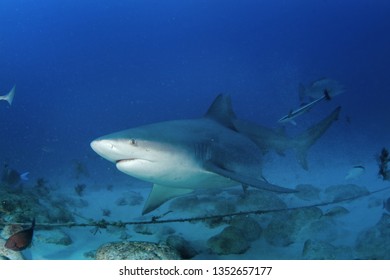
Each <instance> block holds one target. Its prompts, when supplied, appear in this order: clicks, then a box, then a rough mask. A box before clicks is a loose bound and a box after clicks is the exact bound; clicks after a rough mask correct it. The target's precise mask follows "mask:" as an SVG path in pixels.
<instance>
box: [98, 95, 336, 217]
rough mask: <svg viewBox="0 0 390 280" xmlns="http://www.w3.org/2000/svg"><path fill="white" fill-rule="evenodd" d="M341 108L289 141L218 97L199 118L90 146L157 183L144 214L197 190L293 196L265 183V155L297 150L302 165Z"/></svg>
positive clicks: (132, 173) (115, 136)
mask: <svg viewBox="0 0 390 280" xmlns="http://www.w3.org/2000/svg"><path fill="white" fill-rule="evenodd" d="M339 110H340V109H339V108H338V109H336V110H335V111H334V112H333V113H332V114H331V115H330V116H328V117H327V118H326V119H324V120H323V121H321V122H320V123H319V124H317V125H314V126H313V127H312V128H309V130H307V131H306V132H304V133H303V134H301V135H299V136H297V137H295V138H288V137H287V136H285V135H284V134H279V133H277V132H274V131H272V130H270V129H266V128H263V127H261V126H258V125H256V124H254V123H250V122H246V121H242V120H239V119H237V118H236V116H235V114H234V111H233V109H232V106H231V100H230V97H229V96H227V95H219V96H217V97H216V99H215V100H214V102H213V103H212V104H211V106H210V107H209V109H208V111H207V113H206V114H205V115H204V116H203V117H201V118H198V119H183V120H172V121H166V122H160V123H153V124H149V125H145V126H140V127H135V128H131V129H128V130H124V131H120V132H116V133H113V134H109V135H106V136H103V137H100V138H97V139H95V140H93V141H92V142H91V147H92V149H93V150H94V151H95V152H96V153H97V154H99V155H100V156H102V157H103V158H105V159H107V160H109V161H111V162H113V163H114V164H115V165H116V167H117V168H118V170H120V171H122V172H124V173H126V174H128V175H130V176H133V177H135V178H138V179H140V180H144V181H147V182H151V183H153V188H152V191H151V192H150V194H149V197H148V199H147V201H146V203H145V205H144V209H143V211H142V214H146V213H149V212H151V211H153V210H155V209H156V208H158V207H159V206H160V205H162V204H163V203H165V202H167V201H168V200H170V199H172V198H175V197H179V196H182V195H185V194H189V193H191V192H193V191H195V190H201V189H211V188H225V187H231V186H236V185H242V186H243V187H247V186H251V187H255V188H259V189H263V190H267V191H272V192H279V193H292V192H296V190H293V189H289V188H284V187H281V186H277V185H274V184H271V183H269V182H268V181H265V180H264V178H263V176H262V165H263V162H262V158H263V154H264V152H266V151H268V150H269V149H275V150H276V151H279V152H280V153H282V151H283V150H284V149H286V148H292V147H296V149H297V151H298V153H299V156H298V158H300V161H301V164H302V166H303V167H306V165H307V163H306V158H305V157H306V152H307V150H308V149H309V148H310V146H311V145H313V144H314V143H315V142H316V140H317V139H318V138H319V137H320V136H321V135H322V134H323V133H324V132H325V131H326V130H327V129H328V128H329V126H330V125H331V123H332V122H333V121H334V120H335V119H337V115H338V112H339Z"/></svg>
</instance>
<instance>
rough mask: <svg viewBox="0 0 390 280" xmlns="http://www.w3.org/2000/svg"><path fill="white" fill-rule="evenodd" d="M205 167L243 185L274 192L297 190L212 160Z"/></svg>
mask: <svg viewBox="0 0 390 280" xmlns="http://www.w3.org/2000/svg"><path fill="white" fill-rule="evenodd" d="M204 168H205V169H206V170H207V171H210V172H213V173H216V174H219V175H221V176H223V177H226V178H229V179H231V180H233V181H236V182H238V183H240V184H242V185H248V186H251V187H254V188H258V189H262V190H267V191H272V192H280V193H293V192H296V190H292V189H288V188H283V187H280V186H277V185H274V184H270V183H268V182H266V181H263V180H260V179H256V178H253V177H251V176H246V175H242V174H238V173H235V172H233V171H230V170H227V169H224V168H222V167H220V166H217V165H216V164H214V163H213V162H211V161H207V162H205V163H204Z"/></svg>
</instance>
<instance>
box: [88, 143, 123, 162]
mask: <svg viewBox="0 0 390 280" xmlns="http://www.w3.org/2000/svg"><path fill="white" fill-rule="evenodd" d="M91 148H92V150H94V151H95V152H96V153H97V154H98V155H100V156H101V157H103V158H105V159H107V160H109V161H112V162H117V161H119V160H122V159H123V154H122V153H121V152H120V151H119V149H118V148H117V146H116V145H115V143H114V141H112V140H107V139H96V140H94V141H92V142H91Z"/></svg>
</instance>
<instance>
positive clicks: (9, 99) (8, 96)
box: [0, 86, 15, 105]
mask: <svg viewBox="0 0 390 280" xmlns="http://www.w3.org/2000/svg"><path fill="white" fill-rule="evenodd" d="M14 96H15V86H13V88H12V89H11V90H10V92H9V93H7V94H6V95H1V96H0V100H5V101H7V102H8V104H9V105H11V104H12V101H13V100H14Z"/></svg>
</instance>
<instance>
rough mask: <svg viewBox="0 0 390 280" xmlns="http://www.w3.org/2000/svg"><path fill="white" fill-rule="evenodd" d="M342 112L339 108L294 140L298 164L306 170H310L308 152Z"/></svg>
mask: <svg viewBox="0 0 390 280" xmlns="http://www.w3.org/2000/svg"><path fill="white" fill-rule="evenodd" d="M340 110H341V107H340V106H339V107H337V108H336V109H335V110H334V111H333V112H332V113H331V114H330V115H329V116H327V117H326V118H325V119H323V120H322V121H320V122H319V123H317V124H315V125H313V126H311V127H310V128H309V129H308V130H306V131H305V132H303V133H302V134H300V135H298V136H296V137H294V138H293V142H294V145H293V146H294V149H295V152H296V154H297V158H298V162H299V163H300V164H301V166H302V167H303V168H304V169H305V170H307V169H308V163H307V151H308V150H309V148H310V147H311V146H313V145H314V144H315V143H316V142H317V140H318V139H319V138H320V137H321V136H322V135H323V134H324V133H325V131H326V130H327V129H328V128H329V127H330V126H331V125H332V123H333V122H334V121H336V120H337V119H338V116H339V113H340Z"/></svg>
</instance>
